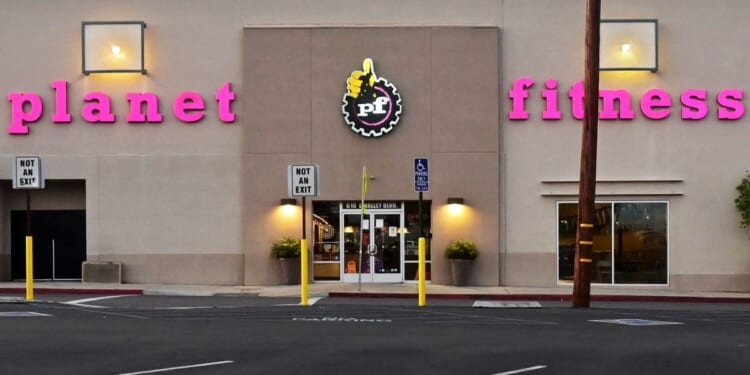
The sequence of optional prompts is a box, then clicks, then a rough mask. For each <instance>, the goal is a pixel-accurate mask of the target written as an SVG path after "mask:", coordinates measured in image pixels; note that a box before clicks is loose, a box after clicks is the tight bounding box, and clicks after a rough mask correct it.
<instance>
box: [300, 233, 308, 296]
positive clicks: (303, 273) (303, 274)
mask: <svg viewBox="0 0 750 375" xmlns="http://www.w3.org/2000/svg"><path fill="white" fill-rule="evenodd" d="M300 255H301V258H300V267H301V269H300V278H301V279H302V280H300V288H301V289H302V290H301V291H300V295H301V296H302V300H301V301H300V303H299V304H300V305H302V306H307V305H308V301H307V300H308V298H307V240H306V239H304V238H303V239H302V240H300Z"/></svg>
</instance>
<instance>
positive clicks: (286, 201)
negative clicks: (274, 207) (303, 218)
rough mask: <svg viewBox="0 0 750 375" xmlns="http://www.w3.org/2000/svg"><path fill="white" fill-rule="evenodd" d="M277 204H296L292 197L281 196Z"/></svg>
mask: <svg viewBox="0 0 750 375" xmlns="http://www.w3.org/2000/svg"><path fill="white" fill-rule="evenodd" d="M279 204H280V205H282V206H296V205H297V200H296V199H294V198H281V201H279Z"/></svg>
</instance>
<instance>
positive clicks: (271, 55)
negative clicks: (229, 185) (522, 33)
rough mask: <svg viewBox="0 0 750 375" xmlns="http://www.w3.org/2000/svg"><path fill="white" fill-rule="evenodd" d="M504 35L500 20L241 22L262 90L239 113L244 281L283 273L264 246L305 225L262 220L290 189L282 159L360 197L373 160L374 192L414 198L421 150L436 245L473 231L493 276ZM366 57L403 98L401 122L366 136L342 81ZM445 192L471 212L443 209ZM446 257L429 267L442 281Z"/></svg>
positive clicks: (344, 194)
mask: <svg viewBox="0 0 750 375" xmlns="http://www.w3.org/2000/svg"><path fill="white" fill-rule="evenodd" d="M498 42H499V35H498V29H497V28H456V27H448V28H443V27H434V28H429V27H425V28H423V27H407V28H327V27H325V28H289V29H286V28H248V29H246V31H245V41H244V43H245V44H244V58H245V69H246V71H245V75H244V78H243V79H244V81H245V82H253V84H252V85H246V86H245V91H244V92H243V93H244V96H245V97H252V98H257V100H253V101H251V102H249V103H246V104H245V107H244V109H245V111H244V112H243V117H244V121H243V139H244V141H243V163H244V165H245V167H244V170H245V171H246V173H244V174H243V179H244V183H245V185H244V186H245V188H244V189H243V191H245V192H247V194H243V197H244V199H243V207H245V209H246V212H245V215H244V223H245V225H244V227H245V228H246V230H247V231H246V236H245V239H246V242H245V246H246V253H245V254H246V263H247V266H246V269H245V277H246V282H247V283H273V282H277V276H278V272H277V270H276V268H275V264H274V263H275V262H273V261H272V260H270V259H268V256H267V255H266V254H267V253H268V244H270V242H272V241H273V240H274V239H275V238H276V237H278V236H279V234H280V233H279V232H282V231H283V232H284V233H285V234H288V235H291V234H295V233H296V234H297V235H299V234H300V230H299V228H298V227H297V230H296V231H294V230H293V228H294V226H291V227H286V228H283V229H282V230H280V229H279V228H277V227H276V226H277V225H278V224H277V221H275V220H262V221H261V220H259V218H262V217H264V216H267V215H268V211H269V209H270V208H271V207H272V206H273V205H276V204H278V200H279V198H281V197H285V196H286V183H287V181H286V166H287V164H291V163H297V164H300V163H317V164H319V165H320V174H321V187H320V196H319V197H317V198H316V199H321V200H329V201H330V200H333V201H335V200H357V199H359V197H360V194H361V187H360V183H361V170H362V166H363V165H366V166H367V171H368V174H369V175H370V176H373V177H374V179H373V180H372V181H371V182H370V183H369V188H368V195H367V198H368V199H371V200H414V199H416V198H417V194H416V193H415V192H414V187H413V179H414V177H413V171H412V168H413V158H414V157H417V156H424V157H430V158H431V167H430V168H431V170H432V171H433V172H432V175H431V191H430V192H429V193H427V194H425V199H432V200H433V201H434V202H435V204H434V205H433V212H434V213H433V227H432V228H433V230H432V232H433V236H434V237H433V248H435V249H442V248H443V247H444V246H445V244H446V243H447V241H448V240H450V239H455V238H468V239H473V240H475V241H476V242H477V244H478V246H479V247H480V248H482V249H483V250H484V252H483V257H482V261H481V262H478V264H477V270H478V271H479V272H477V273H476V276H475V279H474V280H473V282H474V283H476V284H481V285H497V282H498V277H499V276H498V247H497V229H496V228H497V226H498V223H497V210H498V203H497V197H498V194H497V188H498V187H497V183H496V182H497V179H498V175H497V173H498V168H497V164H498V162H497V160H498V154H497V149H498V139H497V133H498V130H497V116H498V113H497V105H496V103H497V100H499V98H498V91H497V86H496V84H495V82H497V75H498V70H497V66H498V65H497V60H498ZM288 56H295V58H294V59H289V58H288ZM365 57H371V58H373V61H374V63H375V71H376V73H377V74H379V75H380V76H382V77H386V78H387V79H388V80H389V81H391V82H392V83H394V84H395V85H396V86H397V88H398V90H399V92H400V93H401V96H402V100H403V106H404V110H403V115H402V117H401V122H400V123H399V125H398V127H397V128H396V129H395V130H393V132H392V133H391V134H388V135H386V136H383V137H381V138H365V137H361V136H359V135H358V134H356V133H354V132H353V131H351V129H349V128H348V127H347V126H346V125H345V124H344V122H343V120H342V115H341V108H340V104H339V103H341V99H342V97H343V95H344V94H345V92H346V79H347V78H348V77H349V74H351V72H352V71H353V70H357V69H360V67H361V64H362V60H363V59H364V58H365ZM467 129H471V131H467ZM448 196H463V197H464V198H465V199H466V201H467V203H468V205H470V206H471V207H473V208H474V210H473V211H472V212H471V213H469V214H468V215H467V217H468V219H467V221H465V222H461V223H458V222H457V221H453V220H448V219H447V218H446V214H444V213H443V214H442V215H441V214H439V211H438V210H439V208H440V207H441V206H443V205H444V202H445V199H446V198H447V197H448ZM309 202H310V200H308V204H309ZM284 223H285V225H289V222H288V221H285V222H284ZM259 224H260V225H259ZM308 227H311V226H310V224H308ZM290 230H291V231H290ZM441 254H442V252H437V253H436V256H433V272H432V275H433V279H434V281H435V282H443V283H445V282H448V281H449V280H450V279H449V276H448V274H447V272H446V270H447V265H446V264H445V261H444V259H443V258H442V256H441Z"/></svg>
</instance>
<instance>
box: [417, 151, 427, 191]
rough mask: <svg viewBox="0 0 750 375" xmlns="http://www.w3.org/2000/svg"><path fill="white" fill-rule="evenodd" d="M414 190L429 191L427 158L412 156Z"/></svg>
mask: <svg viewBox="0 0 750 375" xmlns="http://www.w3.org/2000/svg"><path fill="white" fill-rule="evenodd" d="M414 191H416V192H424V191H430V174H429V160H428V159H427V158H414Z"/></svg>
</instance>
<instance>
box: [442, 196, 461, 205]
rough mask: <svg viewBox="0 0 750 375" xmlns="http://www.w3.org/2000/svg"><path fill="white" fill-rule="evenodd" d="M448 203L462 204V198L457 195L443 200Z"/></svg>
mask: <svg viewBox="0 0 750 375" xmlns="http://www.w3.org/2000/svg"><path fill="white" fill-rule="evenodd" d="M445 203H448V204H464V199H463V198H459V197H451V198H448V200H447V201H446V202H445Z"/></svg>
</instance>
